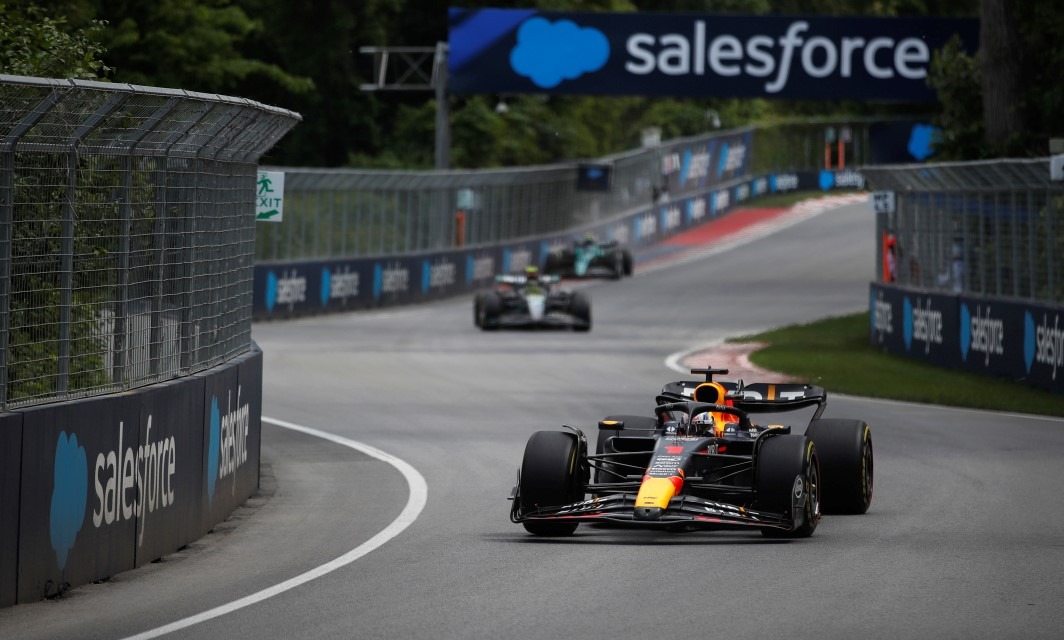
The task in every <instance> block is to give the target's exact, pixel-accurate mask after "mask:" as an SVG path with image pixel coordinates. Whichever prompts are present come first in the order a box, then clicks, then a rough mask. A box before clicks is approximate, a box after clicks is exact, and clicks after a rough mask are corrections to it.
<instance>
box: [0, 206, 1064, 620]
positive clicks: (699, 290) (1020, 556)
mask: <svg viewBox="0 0 1064 640" xmlns="http://www.w3.org/2000/svg"><path fill="white" fill-rule="evenodd" d="M873 254H874V237H873V220H872V217H871V215H869V213H868V211H867V205H854V206H848V207H843V208H839V209H835V210H831V211H828V212H826V213H823V214H822V215H819V216H817V217H814V218H811V219H808V220H806V221H804V222H802V223H801V224H797V225H795V226H792V227H790V228H787V229H783V230H781V231H779V232H777V233H774V234H772V235H770V236H768V237H766V238H763V239H760V240H757V241H754V242H751V243H749V244H747V245H745V246H742V247H739V248H735V249H733V250H729V251H723V252H718V253H715V254H711V255H707V256H705V257H702V258H700V259H690V258H688V259H686V260H684V261H682V262H681V263H679V264H674V265H672V266H661V267H657V268H654V269H645V270H643V271H642V272H639V271H638V267H637V274H636V277H634V278H631V279H626V280H623V281H620V282H606V283H602V284H595V285H592V286H590V287H589V288H588V291H589V292H590V293H591V295H592V301H593V302H592V304H593V315H594V322H595V326H594V329H593V330H592V331H591V333H590V334H578V333H569V332H558V333H554V332H527V331H517V332H489V333H482V332H480V331H479V330H477V329H476V328H475V327H474V326H473V322H472V302H471V297H470V296H465V297H462V298H458V299H455V300H451V301H446V302H441V303H435V304H430V305H422V306H417V307H410V308H403V309H396V310H382V311H375V312H368V313H354V314H343V315H334V316H323V317H317V318H310V319H303V320H296V321H290V322H275V323H265V324H256V325H255V326H254V330H253V336H254V338H255V340H256V341H257V342H258V343H259V345H260V346H261V347H262V349H263V351H264V352H265V374H264V375H265V380H264V385H265V388H264V409H263V413H264V415H265V416H269V417H271V418H275V419H279V420H283V421H288V422H291V423H295V424H299V425H305V426H307V427H311V428H316V429H320V430H323V431H326V432H329V433H333V434H336V435H338V436H342V437H345V438H350V439H352V440H354V441H357V442H359V443H365V444H367V445H369V446H371V447H374V448H376V449H379V450H380V451H383V452H386V453H388V454H391V455H393V456H395V457H397V458H400V459H402V460H403V461H405V462H406V463H409V465H411V466H412V467H413V468H414V469H416V470H417V472H418V473H419V474H420V476H421V477H423V478H424V480H425V483H426V485H427V502H426V503H425V505H424V509H423V510H421V511H420V512H419V514H418V517H417V518H416V519H415V520H413V522H412V523H411V524H410V526H409V527H408V528H406V529H405V530H403V531H401V532H400V533H399V534H398V535H397V536H395V537H394V538H393V539H390V540H388V541H386V542H384V544H383V545H381V546H379V547H378V548H376V549H375V550H372V551H370V552H369V553H366V554H365V555H363V556H361V557H359V558H358V559H356V560H354V561H352V562H350V563H349V564H346V565H344V566H342V567H340V568H337V569H335V570H334V571H331V572H329V573H326V574H325V575H322V576H321V577H318V578H316V579H314V580H311V581H309V582H306V583H305V584H302V585H300V586H296V587H294V588H292V589H290V590H287V591H285V592H283V593H281V594H279V595H276V596H274V597H271V598H269V599H266V600H264V601H261V602H258V603H256V604H252V605H250V606H247V607H243V608H240V609H237V610H235V611H232V612H230V613H227V614H225V615H221V616H219V617H215V618H212V619H209V620H206V621H203V622H199V623H197V624H193V625H191V626H187V627H184V628H182V629H180V630H178V631H176V632H175V633H173V634H171V635H170V636H167V637H181V638H256V639H262V638H292V637H298V638H301V639H306V638H404V637H405V638H430V637H431V638H493V639H494V638H545V639H547V638H549V639H555V638H562V637H572V638H682V637H735V638H765V637H787V638H857V637H861V638H891V639H895V638H1013V637H1024V638H1059V637H1061V636H1062V634H1064V609H1062V607H1061V603H1062V602H1064V580H1062V579H1061V576H1062V575H1064V498H1062V497H1061V491H1060V489H1059V478H1060V470H1061V467H1062V465H1061V460H1062V459H1064V455H1062V454H1064V421H1061V420H1059V419H1046V418H1037V417H1031V416H1018V415H1003V414H995V413H986V412H974V411H963V410H949V409H943V408H937V407H929V406H921V405H910V404H903V403H893V402H882V401H873V400H864V399H859V398H850V397H837V396H836V397H832V398H831V399H830V401H829V405H828V409H827V412H826V414H825V415H826V416H828V417H857V418H863V419H866V420H867V421H868V422H869V423H870V424H871V425H872V433H873V439H874V446H875V455H876V491H875V497H874V500H873V503H872V507H871V509H870V511H869V512H868V513H867V514H865V515H862V516H845V517H843V516H834V517H825V518H824V519H823V520H822V521H821V523H820V526H819V528H818V529H817V531H816V533H815V534H814V535H813V537H811V538H809V539H805V540H796V541H777V540H768V539H765V538H763V537H762V536H761V535H759V534H757V533H756V532H755V533H745V532H742V533H729V532H705V533H681V534H677V533H664V532H648V531H624V530H613V529H601V528H594V527H587V526H584V527H581V528H580V529H578V530H577V533H576V535H574V536H573V537H571V538H565V539H541V538H535V537H533V536H531V535H529V534H527V533H526V532H525V531H524V530H523V528H521V527H520V526H519V525H514V524H511V523H510V522H509V520H508V517H507V514H508V509H509V506H510V503H509V502H508V501H507V500H506V498H507V496H508V495H509V492H510V489H511V486H512V485H513V482H514V478H515V472H516V468H517V466H518V465H519V464H520V460H521V455H522V452H523V449H524V444H525V442H526V441H527V439H528V437H529V435H531V433H532V432H534V431H536V430H540V429H555V428H557V427H558V425H560V424H562V423H569V424H573V425H576V426H581V427H584V428H585V429H586V430H587V431H588V432H589V433H590V434H591V436H592V438H593V437H594V424H595V422H596V421H597V419H598V418H599V417H601V416H602V415H604V414H607V413H646V412H648V411H649V410H650V407H651V404H652V402H653V396H654V394H655V393H656V392H657V391H658V390H659V389H660V387H661V385H662V384H663V383H664V382H666V381H668V380H672V379H679V378H681V377H684V376H681V375H679V374H677V373H675V372H673V371H670V370H669V369H667V368H666V366H665V358H666V357H667V356H669V355H670V354H673V353H676V352H678V351H682V350H685V349H689V348H692V347H696V346H698V345H704V344H707V343H712V342H714V341H716V340H719V339H721V338H723V337H726V336H729V335H735V334H740V333H747V332H752V331H757V330H760V329H764V328H769V327H774V326H779V325H783V324H790V323H794V322H801V321H809V320H813V319H816V318H820V317H824V316H828V315H833V314H841V313H847V312H852V311H856V310H859V309H862V308H865V307H866V305H867V298H868V281H869V280H870V279H871V278H872V275H873V267H874V265H873V263H874V259H873V258H872V255H873ZM829 395H830V390H829ZM805 418H807V416H806V415H805V414H802V415H793V414H792V418H791V420H790V421H791V422H794V423H801V424H804V423H803V422H801V421H802V419H805ZM410 495H411V493H410V488H409V486H408V483H407V480H406V479H405V478H404V475H403V474H402V473H400V471H399V470H398V469H397V468H396V467H395V466H393V465H391V464H388V463H387V462H384V461H382V460H379V459H377V458H375V457H372V456H370V455H366V454H364V453H362V452H360V451H357V450H354V449H351V448H349V447H346V446H341V445H340V444H337V443H336V442H331V441H327V440H324V439H321V438H318V437H314V436H311V435H307V434H304V433H300V432H295V431H291V430H288V429H284V428H280V427H277V426H274V425H272V424H264V426H263V473H262V490H261V492H260V494H259V495H257V496H256V497H255V498H253V500H252V501H251V502H250V503H249V505H248V506H247V507H244V508H242V509H240V510H238V512H237V513H236V514H234V517H233V518H231V519H230V520H229V521H227V522H226V523H224V524H223V525H220V526H219V527H218V528H216V529H215V531H214V533H212V534H211V535H208V536H207V537H205V538H204V539H202V540H201V541H199V542H197V543H195V544H193V545H191V546H190V548H188V549H187V550H185V551H182V552H179V553H177V554H174V555H172V556H168V557H167V558H165V559H164V560H163V561H161V562H159V563H157V564H153V565H151V566H149V567H146V568H143V569H140V570H136V571H132V572H128V573H125V574H121V575H119V576H116V577H114V578H112V579H111V580H110V581H109V582H106V583H102V584H97V585H86V586H84V587H79V588H77V589H74V590H73V591H72V592H71V593H70V594H69V595H68V596H66V597H64V598H63V599H61V600H57V601H49V602H41V603H37V604H32V605H19V606H17V607H11V608H8V609H5V610H0V637H2V638H82V637H100V638H119V637H125V636H129V635H132V634H136V633H141V632H145V631H150V630H152V629H157V628H159V627H161V626H162V625H166V624H168V623H172V622H174V621H180V620H183V619H186V618H187V617H189V616H195V615H197V614H201V613H202V612H204V611H207V610H209V609H211V608H213V607H217V606H219V605H224V604H226V603H229V602H232V601H234V600H237V599H239V598H241V597H244V596H248V595H250V594H254V593H256V592H259V591H261V590H263V589H266V588H269V587H270V586H271V585H276V584H278V583H281V582H283V581H285V580H288V579H291V578H293V577H295V576H298V575H300V574H302V573H304V572H306V571H309V570H312V569H314V568H315V567H318V566H320V565H323V564H325V563H328V562H330V561H332V560H334V559H335V558H337V557H340V556H343V555H344V554H345V553H348V552H350V551H351V550H352V549H356V548H358V547H359V545H362V544H363V543H366V542H367V541H369V540H371V539H372V538H373V537H374V536H375V535H376V534H377V533H378V532H381V531H382V530H385V529H386V528H387V527H388V526H389V525H390V523H392V522H393V521H394V520H395V519H396V518H398V517H399V516H400V514H401V513H402V512H403V509H404V506H405V505H407V504H408V500H409V499H410Z"/></svg>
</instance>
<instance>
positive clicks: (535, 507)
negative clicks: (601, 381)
mask: <svg viewBox="0 0 1064 640" xmlns="http://www.w3.org/2000/svg"><path fill="white" fill-rule="evenodd" d="M691 373H694V374H705V381H693V382H692V381H680V382H672V383H669V384H666V385H665V386H664V388H663V389H662V391H661V394H660V395H658V396H657V407H656V408H655V409H654V415H653V416H629V415H623V416H620V415H619V416H610V417H607V418H605V419H603V420H601V421H600V422H599V425H598V426H599V433H598V443H597V446H596V450H595V453H594V454H590V453H588V445H587V439H586V437H585V436H584V434H583V433H582V432H581V431H580V430H579V429H576V428H573V427H569V426H566V427H565V428H566V429H567V430H566V431H538V432H536V433H534V434H532V437H531V438H530V439H529V441H528V444H527V446H526V447H525V454H524V459H523V461H522V463H521V468H520V469H519V470H518V473H517V485H516V486H515V487H514V489H513V492H512V494H511V496H510V497H511V499H512V500H513V506H512V508H511V511H510V519H511V520H512V521H513V522H519V523H521V524H523V525H524V527H525V529H527V530H528V531H529V532H530V533H533V534H536V535H541V536H564V535H570V534H572V533H573V532H574V531H575V530H576V528H577V526H578V525H579V524H580V523H582V522H588V523H609V524H613V525H617V526H629V527H642V528H664V529H669V530H688V529H758V530H760V531H761V533H762V534H764V535H766V536H770V537H786V538H804V537H807V536H810V535H812V533H813V531H814V530H815V529H816V527H817V523H818V522H819V521H820V514H821V511H822V510H823V512H824V513H852V514H859V513H864V512H865V511H867V510H868V507H869V505H870V504H871V501H872V477H873V465H872V463H873V458H872V433H871V430H870V429H869V427H868V425H867V424H866V423H865V422H863V421H861V420H841V419H823V418H821V417H820V416H821V414H822V413H823V412H824V408H825V406H826V405H827V394H826V393H825V392H824V390H823V389H822V388H820V387H816V386H812V385H806V384H769V383H752V384H748V385H744V384H743V382H742V381H741V380H740V381H739V382H737V383H731V382H718V381H714V380H713V375H714V374H717V373H727V370H725V369H692V370H691ZM813 406H816V411H815V412H814V414H813V416H812V418H811V419H810V422H809V425H808V426H807V427H806V429H805V434H804V435H802V434H798V433H792V430H791V427H789V426H783V425H776V424H770V425H758V424H754V423H753V422H752V421H751V420H750V415H751V414H754V413H779V412H783V411H790V410H793V409H800V408H805V407H813ZM592 470H593V471H594V478H595V479H594V482H591V481H590V480H591V472H592ZM588 494H590V497H588Z"/></svg>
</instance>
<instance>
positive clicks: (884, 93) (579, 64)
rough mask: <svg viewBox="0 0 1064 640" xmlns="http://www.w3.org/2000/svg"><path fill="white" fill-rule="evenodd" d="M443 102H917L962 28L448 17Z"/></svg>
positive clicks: (908, 21) (969, 31)
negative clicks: (637, 98) (513, 98)
mask: <svg viewBox="0 0 1064 640" xmlns="http://www.w3.org/2000/svg"><path fill="white" fill-rule="evenodd" d="M449 26H450V31H449V45H450V52H449V56H448V70H449V74H450V75H449V79H448V82H449V85H448V89H449V90H450V91H451V92H452V93H556V94H595V95H644V96H689V97H760V98H784V99H832V100H834V99H851V100H891V101H907V102H928V101H933V100H935V95H934V93H933V92H932V91H931V89H930V88H928V86H927V83H926V78H927V72H928V67H929V65H930V62H931V55H932V52H934V51H935V50H936V49H939V48H941V47H942V46H943V45H945V44H946V42H947V41H948V40H949V39H950V38H951V37H952V36H953V35H958V36H960V38H961V41H962V43H963V44H964V48H965V49H966V50H967V51H968V52H969V53H972V52H974V51H975V50H976V49H977V48H978V37H979V21H978V20H977V19H974V18H872V17H828V16H806V17H799V16H790V17H787V16H735V15H700V14H683V13H559V12H549V11H537V10H535V9H460V8H451V9H450V13H449Z"/></svg>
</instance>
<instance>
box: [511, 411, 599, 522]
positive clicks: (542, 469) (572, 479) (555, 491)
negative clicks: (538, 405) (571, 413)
mask: <svg viewBox="0 0 1064 640" xmlns="http://www.w3.org/2000/svg"><path fill="white" fill-rule="evenodd" d="M582 468H583V465H582V464H581V460H580V446H579V443H578V442H577V438H576V435H574V434H571V433H565V432H563V431H537V432H535V433H533V434H532V437H531V438H529V439H528V444H527V445H525V456H524V459H523V460H522V461H521V479H520V481H519V484H518V499H519V500H520V501H521V502H520V506H521V512H522V513H530V512H532V511H534V510H536V509H540V508H543V507H556V506H560V505H563V504H570V503H573V502H578V501H580V500H581V499H582V498H583V497H584V483H583V482H582V481H581V479H580V470H581V469H582ZM523 524H524V526H525V529H526V530H527V531H528V532H529V533H532V534H535V535H537V536H568V535H572V533H573V532H574V531H576V527H577V525H578V524H579V523H577V522H549V521H546V522H545V521H530V522H525V523H523Z"/></svg>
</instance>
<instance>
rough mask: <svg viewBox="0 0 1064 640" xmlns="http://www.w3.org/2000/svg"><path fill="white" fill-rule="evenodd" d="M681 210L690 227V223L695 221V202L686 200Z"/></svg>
mask: <svg viewBox="0 0 1064 640" xmlns="http://www.w3.org/2000/svg"><path fill="white" fill-rule="evenodd" d="M683 208H684V214H686V217H687V224H688V225H690V224H691V222H692V221H693V220H694V219H695V201H694V200H688V201H687V202H686V203H684V207H683Z"/></svg>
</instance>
